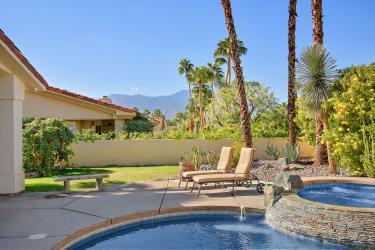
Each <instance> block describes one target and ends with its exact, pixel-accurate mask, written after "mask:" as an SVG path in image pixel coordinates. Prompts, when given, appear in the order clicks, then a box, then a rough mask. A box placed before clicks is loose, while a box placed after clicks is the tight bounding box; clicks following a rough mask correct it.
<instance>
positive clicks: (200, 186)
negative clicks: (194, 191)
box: [197, 184, 202, 198]
mask: <svg viewBox="0 0 375 250" xmlns="http://www.w3.org/2000/svg"><path fill="white" fill-rule="evenodd" d="M201 188H202V184H200V185H199V190H198V195H197V198H199V195H200V193H201Z"/></svg>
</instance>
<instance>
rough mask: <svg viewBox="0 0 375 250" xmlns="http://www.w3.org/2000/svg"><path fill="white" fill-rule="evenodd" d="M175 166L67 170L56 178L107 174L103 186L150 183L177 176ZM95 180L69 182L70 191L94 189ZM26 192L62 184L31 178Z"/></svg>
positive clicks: (59, 186) (61, 183)
mask: <svg viewBox="0 0 375 250" xmlns="http://www.w3.org/2000/svg"><path fill="white" fill-rule="evenodd" d="M177 172H178V167H177V166H142V167H116V168H67V169H64V170H62V171H61V172H59V174H58V175H56V176H66V175H84V174H98V173H101V174H109V178H105V179H104V185H111V184H125V183H129V182H142V181H152V180H155V179H158V178H161V177H168V176H175V175H177ZM95 183H96V182H95V180H86V181H71V182H70V187H71V189H72V190H82V189H92V188H95V185H96V184H95ZM25 186H26V187H25V190H26V192H45V191H61V190H63V187H64V185H63V182H54V181H53V179H52V177H41V178H31V179H26V180H25Z"/></svg>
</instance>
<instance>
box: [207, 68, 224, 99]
mask: <svg viewBox="0 0 375 250" xmlns="http://www.w3.org/2000/svg"><path fill="white" fill-rule="evenodd" d="M207 68H208V69H209V70H210V71H211V76H212V77H211V79H210V83H211V92H212V94H213V93H214V85H216V86H217V87H219V88H220V87H222V86H223V85H224V83H223V80H224V79H223V78H224V73H223V70H222V69H221V67H220V65H219V64H217V63H213V64H212V63H207Z"/></svg>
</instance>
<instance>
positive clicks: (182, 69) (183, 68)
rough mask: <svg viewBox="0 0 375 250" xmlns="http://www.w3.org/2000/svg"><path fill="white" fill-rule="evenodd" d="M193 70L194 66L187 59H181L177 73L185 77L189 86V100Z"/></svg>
mask: <svg viewBox="0 0 375 250" xmlns="http://www.w3.org/2000/svg"><path fill="white" fill-rule="evenodd" d="M193 69H194V64H192V63H191V62H190V60H189V59H187V58H183V59H181V60H180V66H179V67H178V73H179V74H180V75H185V78H186V81H187V83H188V85H189V93H190V98H191V96H192V92H191V80H192V79H191V72H192V70H193Z"/></svg>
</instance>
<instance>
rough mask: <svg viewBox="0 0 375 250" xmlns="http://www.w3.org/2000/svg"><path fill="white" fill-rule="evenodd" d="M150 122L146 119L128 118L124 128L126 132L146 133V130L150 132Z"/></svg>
mask: <svg viewBox="0 0 375 250" xmlns="http://www.w3.org/2000/svg"><path fill="white" fill-rule="evenodd" d="M152 127H153V125H152V123H151V122H150V121H149V120H146V119H134V120H130V121H129V122H128V123H127V124H126V128H125V130H126V131H127V132H130V133H131V132H143V133H147V132H150V131H151V130H152Z"/></svg>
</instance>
